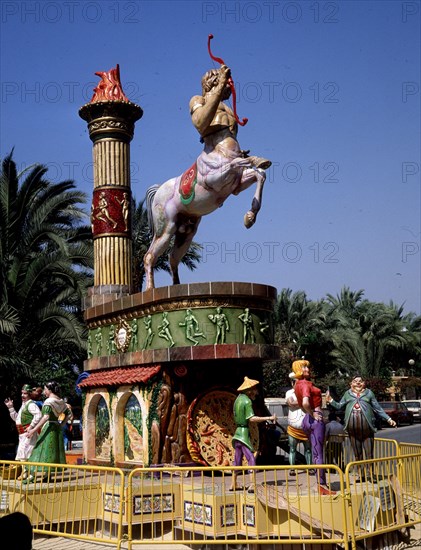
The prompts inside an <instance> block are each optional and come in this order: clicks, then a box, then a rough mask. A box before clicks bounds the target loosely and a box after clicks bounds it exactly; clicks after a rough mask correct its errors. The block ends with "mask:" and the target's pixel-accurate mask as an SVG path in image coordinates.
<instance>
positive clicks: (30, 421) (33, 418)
mask: <svg viewBox="0 0 421 550" xmlns="http://www.w3.org/2000/svg"><path fill="white" fill-rule="evenodd" d="M31 392H32V386H30V385H29V384H25V385H24V386H23V387H22V392H21V397H22V406H21V407H20V409H19V411H18V412H16V411H15V408H14V406H13V401H12V400H11V399H10V398H8V399H6V400H5V402H4V403H5V405H6V407H7V408H8V409H9V413H10V417H11V419H12V420H13V421H14V422H15V423H16V429H17V431H18V434H19V444H18V450H17V453H16V458H15V460H18V461H26V460H28V458H29V456H30V454H31V453H32V451H33V449H34V447H35V443H36V442H37V439H38V433H37V432H36V431H35V432H33V434H32V436H31V437H29V438H28V437H27V433H28V430H30V429H32V428H33V427H34V426H36V425H37V424H38V422H39V421H40V420H41V411H40V409H39V407H38V405H37V404H36V403H35V402H34V401H33V400H32V399H31V397H30V394H31ZM25 477H26V472H24V473H23V474H22V476H21V478H23V479H24V478H25ZM18 479H20V478H18Z"/></svg>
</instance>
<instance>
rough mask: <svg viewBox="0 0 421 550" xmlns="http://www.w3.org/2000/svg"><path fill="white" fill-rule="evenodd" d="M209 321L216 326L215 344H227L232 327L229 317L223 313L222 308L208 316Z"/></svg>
mask: <svg viewBox="0 0 421 550" xmlns="http://www.w3.org/2000/svg"><path fill="white" fill-rule="evenodd" d="M208 319H209V320H210V322H211V323H213V324H214V325H216V336H215V344H225V342H226V335H227V332H228V331H229V329H230V325H229V322H228V318H227V316H226V315H225V313H223V312H222V308H220V307H217V308H216V313H213V314H210V315H208Z"/></svg>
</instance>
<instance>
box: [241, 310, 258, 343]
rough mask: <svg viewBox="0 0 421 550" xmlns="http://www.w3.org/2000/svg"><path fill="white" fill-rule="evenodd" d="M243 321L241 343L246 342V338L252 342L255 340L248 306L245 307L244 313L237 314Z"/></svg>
mask: <svg viewBox="0 0 421 550" xmlns="http://www.w3.org/2000/svg"><path fill="white" fill-rule="evenodd" d="M238 318H239V319H240V321H241V322H242V323H243V344H247V340H250V341H251V343H252V344H254V343H255V342H256V337H255V335H254V322H253V317H252V316H251V313H250V310H249V308H248V307H246V308H245V310H244V313H242V314H241V315H239V316H238Z"/></svg>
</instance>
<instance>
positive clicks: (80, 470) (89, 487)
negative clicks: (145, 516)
mask: <svg viewBox="0 0 421 550" xmlns="http://www.w3.org/2000/svg"><path fill="white" fill-rule="evenodd" d="M22 467H23V469H24V470H23V471H25V469H28V470H29V471H30V472H33V474H34V476H35V480H34V482H32V483H25V480H22V479H18V478H19V477H20V478H21V477H22ZM0 495H1V497H0V515H5V514H9V513H12V512H23V513H24V514H26V515H27V516H28V517H29V519H30V521H31V523H32V526H33V529H34V532H35V533H42V534H45V535H60V536H62V537H69V538H72V539H83V540H90V541H100V542H110V543H113V544H116V546H117V548H120V545H121V539H122V525H123V522H122V518H123V513H124V473H123V471H122V470H119V469H117V468H105V467H100V466H76V465H75V466H71V465H68V464H40V463H33V462H32V463H26V462H19V463H17V462H5V461H0Z"/></svg>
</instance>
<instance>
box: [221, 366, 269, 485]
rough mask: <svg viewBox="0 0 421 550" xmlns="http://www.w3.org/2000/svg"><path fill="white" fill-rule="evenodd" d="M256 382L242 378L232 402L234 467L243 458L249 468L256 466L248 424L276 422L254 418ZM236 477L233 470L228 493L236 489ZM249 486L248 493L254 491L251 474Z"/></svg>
mask: <svg viewBox="0 0 421 550" xmlns="http://www.w3.org/2000/svg"><path fill="white" fill-rule="evenodd" d="M258 384H259V381H258V380H252V379H251V378H248V377H247V376H245V377H244V382H243V383H242V384H241V386H240V387H239V388H238V389H237V391H238V392H240V394H239V396H238V397H237V399H236V400H235V402H234V421H235V424H236V425H237V429H236V430H235V433H234V436H233V438H232V444H233V447H234V449H235V453H234V466H241V465H242V462H243V456H245V457H246V460H247V464H248V465H249V466H255V465H256V459H255V457H254V454H253V451H254V449H253V445H252V443H251V440H250V429H249V422H257V423H259V422H267V421H272V422H276V416H275V415H272V416H256V415H255V414H254V411H253V403H252V401H253V400H254V399H256V397H257V394H258V393H259V390H258V389H257V386H258ZM237 476H238V471H236V470H234V471H233V474H232V482H231V487H230V489H229V490H230V491H235V490H236V489H237ZM250 478H251V479H250V485H249V486H248V490H249V492H253V491H254V487H253V485H252V479H253V473H251V474H250Z"/></svg>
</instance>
